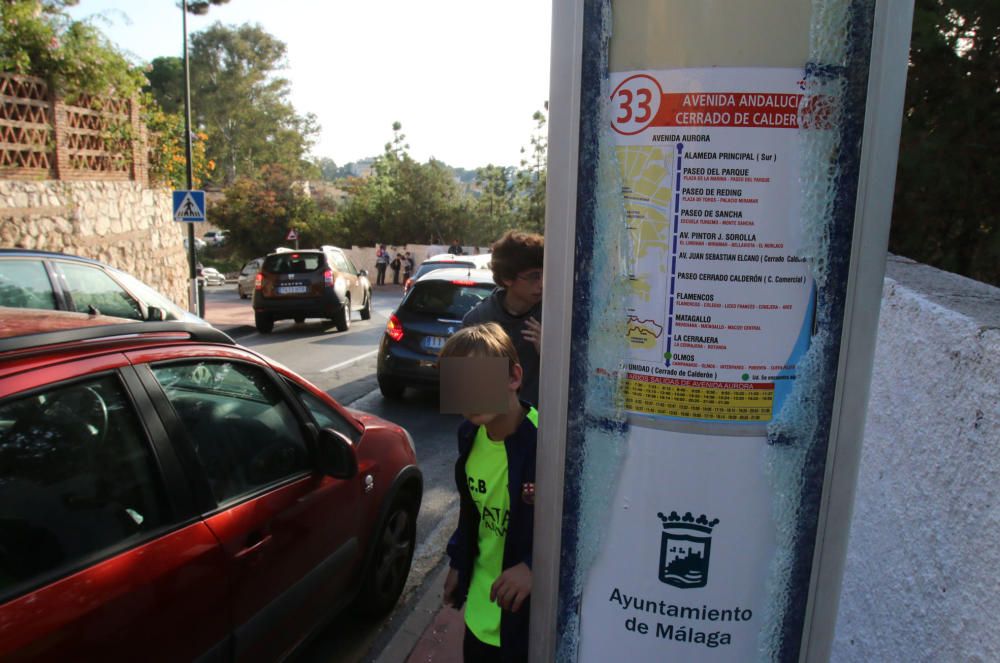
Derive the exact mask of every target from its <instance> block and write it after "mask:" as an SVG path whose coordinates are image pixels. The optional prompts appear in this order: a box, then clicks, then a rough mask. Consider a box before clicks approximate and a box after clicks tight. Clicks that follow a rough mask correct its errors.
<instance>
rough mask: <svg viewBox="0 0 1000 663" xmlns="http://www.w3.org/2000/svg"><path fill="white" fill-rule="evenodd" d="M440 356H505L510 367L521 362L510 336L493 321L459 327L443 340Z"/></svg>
mask: <svg viewBox="0 0 1000 663" xmlns="http://www.w3.org/2000/svg"><path fill="white" fill-rule="evenodd" d="M440 356H441V357H442V358H443V357H473V356H475V357H506V358H507V361H508V363H509V365H510V367H511V368H513V367H514V364H520V363H521V360H520V358H519V357H518V356H517V350H516V349H515V348H514V343H513V342H512V341H511V340H510V336H508V335H507V332H505V331H504V330H503V327H501V326H500V325H498V324H497V323H495V322H484V323H482V324H479V325H472V326H471V327H464V328H462V329H459V330H458V331H457V332H455V333H454V334H453V335H452V337H451V338H449V339H448V340H447V341H446V342H445V344H444V347H443V348H441V355H440Z"/></svg>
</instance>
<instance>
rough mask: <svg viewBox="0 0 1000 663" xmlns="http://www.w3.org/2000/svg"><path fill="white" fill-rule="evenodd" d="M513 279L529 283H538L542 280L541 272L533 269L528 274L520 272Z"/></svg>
mask: <svg viewBox="0 0 1000 663" xmlns="http://www.w3.org/2000/svg"><path fill="white" fill-rule="evenodd" d="M515 278H517V279H520V280H522V281H528V282H529V283H538V282H539V281H541V280H542V270H540V269H534V270H532V271H530V272H521V273H520V274H518V275H517V276H516V277H515Z"/></svg>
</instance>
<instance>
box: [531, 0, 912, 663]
mask: <svg viewBox="0 0 1000 663" xmlns="http://www.w3.org/2000/svg"><path fill="white" fill-rule="evenodd" d="M608 1H609V0H556V1H555V2H554V4H553V20H552V26H553V28H552V62H551V81H552V82H551V88H550V108H551V111H550V118H549V180H548V191H547V197H546V202H547V213H546V237H547V239H548V241H547V248H546V269H545V287H544V300H543V306H544V308H545V311H546V322H545V330H544V334H543V338H542V366H541V398H540V411H541V412H542V413H543V414H542V416H541V418H540V428H539V434H540V440H544V444H540V445H539V451H538V469H537V485H538V489H537V495H536V507H535V508H536V525H535V547H534V567H533V570H534V588H533V598H532V624H531V660H532V661H537V662H541V661H554V660H574V659H575V656H573V655H572V653H571V652H568V651H565V650H561V649H560V642H561V640H560V638H561V637H562V629H563V627H564V626H565V625H566V618H567V617H568V616H570V613H572V612H573V610H574V606H573V604H572V597H570V596H569V594H568V593H569V592H571V590H572V587H571V586H570V582H571V580H572V578H571V577H570V576H569V575H568V574H567V573H566V571H565V569H564V568H563V564H562V563H561V560H562V558H563V553H564V552H565V551H564V546H565V545H569V546H573V545H575V542H572V541H569V542H565V541H564V538H563V535H564V532H563V523H564V517H565V515H566V514H565V512H564V498H565V497H566V494H565V491H566V486H567V483H566V474H565V468H566V466H567V431H568V424H569V421H568V419H569V403H568V401H569V398H570V391H571V379H570V376H571V369H572V357H571V344H570V343H569V339H571V338H572V337H573V333H572V332H573V321H574V320H573V319H574V311H573V301H574V298H573V292H574V279H575V278H576V276H577V274H576V265H578V264H579V260H578V257H577V255H576V250H577V246H578V244H579V239H578V237H577V232H576V231H577V221H578V218H579V216H580V215H581V214H584V213H585V210H582V209H581V207H580V200H579V195H580V192H579V178H580V174H579V171H580V168H586V167H587V165H586V164H581V162H580V159H579V154H580V145H581V142H585V141H590V140H593V139H594V136H593V135H590V134H588V131H592V129H593V127H588V126H587V122H586V120H585V119H581V113H582V112H585V111H586V110H587V109H588V108H592V105H593V103H594V95H595V90H594V89H593V88H595V87H599V85H598V83H599V81H598V80H595V71H594V67H595V65H596V63H595V62H593V61H589V62H588V61H587V58H588V53H591V54H593V52H594V51H595V49H596V50H600V47H601V45H600V44H596V43H594V40H595V39H598V38H599V36H598V35H596V34H595V33H594V32H595V31H593V30H588V29H585V26H590V27H593V26H594V25H595V24H596V23H597V22H598V21H599V20H600V18H601V12H602V11H603V10H604V9H606V7H607V2H608ZM872 4H873V6H874V17H873V18H874V28H873V32H872V41H871V45H870V53H869V56H870V60H869V68H868V80H867V90H866V92H865V94H866V95H867V100H866V101H867V103H866V109H867V111H866V115H865V117H864V122H863V127H862V128H861V131H862V135H861V154H860V161H859V162H858V167H857V171H856V172H857V182H856V195H855V197H854V199H853V200H852V201H850V202H853V205H854V214H853V219H854V224H853V234H852V237H851V248H850V251H849V256H845V260H846V261H848V264H847V266H846V269H845V273H846V280H847V283H846V290H845V295H844V298H843V326H842V329H841V335H840V343H839V358H837V360H836V365H837V381H836V385H835V387H833V388H832V393H833V404H832V411H831V414H830V424H829V430H828V432H829V445H828V446H827V448H826V463H825V466H824V469H823V480H824V484H823V489H822V496H821V499H820V504H819V515H818V519H817V523H816V532H815V540H814V547H813V553H812V560H811V564H809V565H808V573H809V576H808V595H807V598H806V599H805V607H804V610H803V611H802V615H801V618H802V620H803V621H804V623H802V624H801V626H800V628H801V641H800V643H799V646H798V647H797V658H798V659H799V660H802V661H806V660H826V659H827V658H828V657H829V652H830V648H831V644H832V641H833V633H834V627H835V623H836V616H837V601H838V597H839V591H840V584H841V579H842V576H843V570H844V561H845V557H846V551H847V534H848V530H849V527H850V522H851V511H852V507H853V496H854V490H855V484H856V480H857V471H858V463H859V459H860V451H861V440H862V436H863V427H864V416H863V414H864V412H865V409H866V405H867V399H868V386H869V383H870V379H871V366H872V357H873V354H874V349H875V341H876V332H877V324H878V314H879V306H880V302H881V292H882V281H883V277H884V269H885V252H886V246H887V243H888V234H889V223H890V213H891V206H892V194H893V190H894V180H895V170H896V161H897V154H898V146H899V133H900V127H901V118H902V108H903V97H904V89H905V81H906V70H907V57H908V44H909V38H910V27H911V24H912V16H913V0H873V2H872ZM865 11H867V10H865ZM604 73H606V72H604ZM584 134H586V135H584ZM583 176H584V177H586V176H588V174H584V175H583ZM570 460H572V459H570ZM571 510H572V509H571ZM578 608H579V606H576V609H578Z"/></svg>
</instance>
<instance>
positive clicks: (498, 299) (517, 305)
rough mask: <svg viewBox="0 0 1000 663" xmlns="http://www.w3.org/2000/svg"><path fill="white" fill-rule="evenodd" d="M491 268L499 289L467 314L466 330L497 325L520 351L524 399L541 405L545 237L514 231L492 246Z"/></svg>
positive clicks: (463, 322)
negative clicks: (539, 396) (539, 372)
mask: <svg viewBox="0 0 1000 663" xmlns="http://www.w3.org/2000/svg"><path fill="white" fill-rule="evenodd" d="M492 251H493V255H492V258H491V262H490V268H491V269H492V270H493V282H494V283H496V284H497V285H498V286H499V287H498V288H497V289H496V290H494V291H493V293H492V294H491V295H490V296H489V297H487V298H486V299H484V300H483V301H481V302H480V303H479V304H477V305H476V307H475V308H474V309H472V310H471V311H469V312H468V313H466V314H465V317H464V318H463V319H462V326H463V327H468V326H471V325H476V324H480V323H483V322H496V323H499V324H500V326H501V327H503V329H504V331H505V332H507V335H508V336H510V340H511V341H512V342H513V343H514V347H515V348H516V349H517V355H518V357H520V359H521V366H522V368H523V369H524V379H523V382H522V384H521V398H523V399H524V400H526V401H528V402H529V403H531V404H532V405H537V404H538V366H539V355H540V354H541V343H542V260H543V258H544V255H545V239H544V238H543V237H542V236H541V235H536V234H532V233H524V232H520V231H516V230H510V231H508V232H507V233H505V234H504V236H503V237H501V238H500V239H498V240H497V241H496V242H495V243H494V244H493V246H492Z"/></svg>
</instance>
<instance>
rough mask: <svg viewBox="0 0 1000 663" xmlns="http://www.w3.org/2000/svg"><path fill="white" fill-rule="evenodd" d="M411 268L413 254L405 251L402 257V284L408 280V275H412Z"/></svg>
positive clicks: (412, 265)
mask: <svg viewBox="0 0 1000 663" xmlns="http://www.w3.org/2000/svg"><path fill="white" fill-rule="evenodd" d="M413 267H414V260H413V254H411V253H410V252H409V251H407V252H406V253H405V254H404V256H403V283H406V282H407V281H409V280H410V275H411V274H413Z"/></svg>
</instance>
